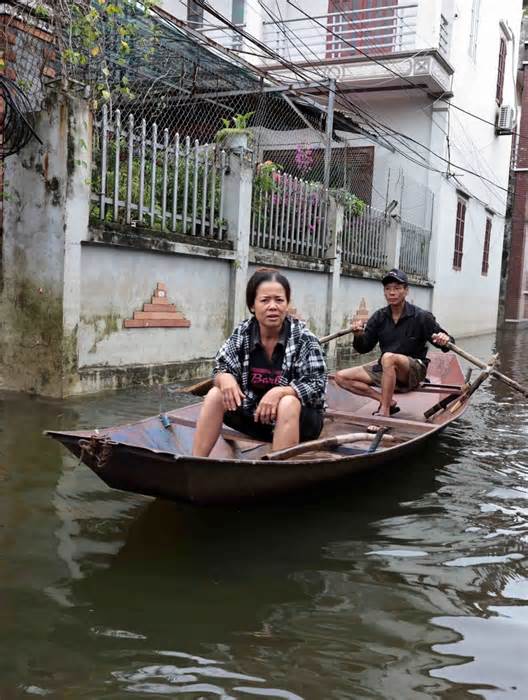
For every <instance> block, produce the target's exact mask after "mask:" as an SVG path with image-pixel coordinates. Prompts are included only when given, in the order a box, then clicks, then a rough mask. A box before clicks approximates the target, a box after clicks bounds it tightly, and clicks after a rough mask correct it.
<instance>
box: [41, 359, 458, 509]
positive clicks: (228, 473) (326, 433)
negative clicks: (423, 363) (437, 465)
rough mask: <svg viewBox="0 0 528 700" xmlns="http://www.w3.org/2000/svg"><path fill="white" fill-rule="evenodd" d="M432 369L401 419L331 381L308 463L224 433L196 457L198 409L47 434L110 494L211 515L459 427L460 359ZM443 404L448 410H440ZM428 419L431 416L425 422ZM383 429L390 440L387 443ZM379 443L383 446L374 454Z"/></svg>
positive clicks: (398, 457) (399, 453)
mask: <svg viewBox="0 0 528 700" xmlns="http://www.w3.org/2000/svg"><path fill="white" fill-rule="evenodd" d="M430 359H431V364H430V366H429V372H428V378H429V383H428V384H425V385H423V386H422V387H420V389H418V390H417V391H413V392H410V393H407V394H398V395H397V399H398V404H399V406H400V408H401V411H400V412H399V413H398V414H397V417H391V418H385V417H381V416H377V415H372V411H373V410H375V408H376V404H375V403H374V401H372V400H371V399H367V398H364V397H359V396H354V395H352V394H350V393H348V392H346V391H344V390H342V389H341V388H340V387H338V386H337V385H336V383H335V382H334V381H333V380H332V379H330V381H329V387H328V395H327V402H328V410H327V413H326V418H325V424H324V428H323V432H322V435H321V440H319V441H317V444H316V445H315V446H313V447H312V448H311V449H309V448H310V446H309V445H307V443H305V444H304V445H303V446H302V450H303V452H302V453H301V454H298V455H294V456H290V457H288V454H285V455H278V456H277V457H276V458H274V455H277V454H278V453H271V445H270V444H269V443H265V442H260V441H258V440H255V439H253V438H250V437H248V436H246V435H243V434H242V433H239V432H237V431H235V430H232V429H230V428H227V427H225V426H224V428H223V430H222V433H221V435H220V438H219V439H218V442H217V443H216V445H215V447H214V448H213V451H212V453H211V455H210V457H209V458H207V459H205V458H197V457H192V456H191V448H192V441H193V436H194V432H195V425H196V420H197V418H198V414H199V411H200V406H201V400H197V402H196V403H194V404H191V405H188V406H185V407H183V408H178V409H176V410H174V411H170V412H168V413H166V414H163V415H161V416H153V417H151V418H146V419H144V420H141V421H139V422H136V423H131V424H128V425H123V426H118V427H112V428H108V429H101V430H95V431H86V430H80V431H72V432H63V431H61V432H59V431H53V430H50V431H47V432H46V434H47V435H49V436H50V437H52V438H54V439H55V440H58V441H59V442H61V443H62V444H63V445H64V446H65V447H67V448H68V449H69V450H70V451H71V452H72V453H73V454H74V455H75V456H77V457H79V458H80V459H81V460H82V461H83V462H84V463H85V464H86V465H87V466H89V467H90V468H91V469H92V470H93V471H94V472H95V473H96V474H97V475H98V476H99V477H100V478H101V479H102V480H103V481H104V482H105V483H106V484H108V486H111V487H112V488H116V489H122V490H124V491H131V492H134V493H140V494H146V495H149V496H159V497H162V498H166V499H171V500H176V501H188V502H191V503H197V504H204V505H205V504H214V503H230V502H244V501H251V500H256V499H262V498H265V497H268V498H269V497H275V496H279V495H281V494H286V493H291V492H294V491H297V490H301V489H303V488H308V487H313V486H314V485H317V484H321V483H323V482H329V481H335V480H338V479H341V478H343V477H347V476H350V475H352V474H355V473H356V472H360V471H364V470H366V469H371V468H374V467H378V466H380V465H383V464H385V463H387V462H400V463H401V462H402V460H404V459H406V458H407V456H408V455H409V453H410V452H411V451H413V450H416V449H418V448H420V447H422V446H423V444H424V442H425V440H426V439H428V438H430V437H431V436H433V435H435V434H436V433H438V432H439V431H441V430H442V429H443V428H445V427H446V426H447V425H448V424H449V423H451V422H452V421H454V420H456V419H457V418H458V417H459V416H460V415H461V414H462V413H463V412H464V411H465V410H466V408H467V405H468V401H467V400H463V399H464V398H465V397H466V396H468V392H467V391H466V389H467V386H468V385H467V384H465V380H464V375H463V373H462V369H461V367H460V363H459V361H458V358H457V357H456V356H455V355H453V354H452V353H446V354H444V353H433V354H431V356H430ZM460 397H462V400H461V399H460ZM441 401H444V403H445V404H447V407H445V408H444V407H442V406H439V405H438V404H439V402H441ZM428 411H429V413H432V415H431V416H430V417H429V418H425V416H424V413H427V412H428ZM380 428H386V429H387V430H388V432H387V433H386V435H385V436H384V437H385V439H381V437H382V436H381V434H380V433H381V431H380V430H379V429H380ZM368 431H370V433H369V432H368ZM343 436H351V437H349V438H348V437H345V444H341V445H337V446H336V447H335V448H334V449H332V448H331V447H329V446H328V445H326V443H325V442H324V441H325V440H326V439H327V438H332V437H333V438H337V440H335V442H339V441H340V440H342V438H343ZM358 436H359V437H358ZM373 438H376V440H375V441H374V443H375V442H377V441H378V440H380V439H381V441H380V442H379V445H378V446H377V447H376V449H374V450H373ZM327 442H328V441H327Z"/></svg>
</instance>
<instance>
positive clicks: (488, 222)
mask: <svg viewBox="0 0 528 700" xmlns="http://www.w3.org/2000/svg"><path fill="white" fill-rule="evenodd" d="M490 241H491V216H487V217H486V232H485V234H484V250H483V251H482V271H481V274H482V275H487V274H488V270H489V249H490Z"/></svg>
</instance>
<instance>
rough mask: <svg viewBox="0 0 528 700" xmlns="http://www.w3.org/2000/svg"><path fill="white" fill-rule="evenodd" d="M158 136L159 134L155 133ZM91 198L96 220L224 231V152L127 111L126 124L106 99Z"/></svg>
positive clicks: (198, 232) (210, 233) (212, 233)
mask: <svg viewBox="0 0 528 700" xmlns="http://www.w3.org/2000/svg"><path fill="white" fill-rule="evenodd" d="M160 137H161V138H160ZM94 168H95V172H94V173H93V183H94V184H93V186H92V190H93V189H94V186H95V189H96V192H92V200H93V201H94V202H95V204H96V215H97V218H98V219H100V220H101V221H114V222H121V223H126V224H131V225H139V226H146V227H148V228H151V229H158V230H161V231H171V232H176V233H183V234H187V235H192V236H204V237H210V238H214V239H216V240H221V239H222V238H224V237H225V233H226V227H225V222H224V218H223V213H224V196H223V193H224V176H225V172H226V153H225V151H224V150H222V149H220V148H219V147H218V146H217V145H215V144H200V143H199V142H198V141H194V142H193V143H191V140H190V139H189V137H187V138H185V139H183V140H182V141H180V136H179V134H172V135H171V134H169V131H168V129H163V131H162V132H161V134H158V126H157V124H156V123H153V124H152V125H151V126H149V128H148V133H147V123H146V121H145V119H142V120H141V121H140V122H139V123H136V122H135V121H134V116H133V115H132V114H130V115H129V116H128V119H127V120H126V123H125V124H122V123H121V114H120V111H119V110H115V112H114V113H113V115H110V114H109V111H108V108H107V106H106V105H105V106H104V107H103V109H102V114H101V119H100V121H99V122H98V123H97V124H96V132H95V139H94Z"/></svg>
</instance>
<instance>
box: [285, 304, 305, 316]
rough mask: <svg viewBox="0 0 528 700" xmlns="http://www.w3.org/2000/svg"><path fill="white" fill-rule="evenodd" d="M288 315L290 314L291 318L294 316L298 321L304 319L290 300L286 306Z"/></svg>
mask: <svg viewBox="0 0 528 700" xmlns="http://www.w3.org/2000/svg"><path fill="white" fill-rule="evenodd" d="M288 316H292V317H293V318H296V319H297V320H298V321H304V318H303V317H302V316H301V314H300V313H299V311H298V310H297V307H296V306H294V305H293V302H292V301H290V304H289V306H288Z"/></svg>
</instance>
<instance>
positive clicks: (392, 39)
mask: <svg viewBox="0 0 528 700" xmlns="http://www.w3.org/2000/svg"><path fill="white" fill-rule="evenodd" d="M417 17H418V3H416V2H413V3H404V4H399V3H398V2H394V3H393V4H389V5H386V6H383V7H378V6H376V7H367V8H362V9H355V10H354V9H350V10H349V9H339V11H337V12H330V13H328V14H325V15H316V16H313V17H308V16H305V17H304V16H303V17H293V18H288V19H285V20H281V21H278V20H275V21H266V22H264V41H265V43H266V45H267V46H270V47H271V48H272V49H273V50H274V51H275V52H277V53H278V54H280V55H281V56H282V57H284V58H288V59H289V60H291V61H299V60H303V58H304V57H303V54H302V49H301V48H300V46H301V45H304V46H305V47H307V46H308V47H309V53H310V54H311V56H312V57H313V58H321V59H323V58H324V59H332V60H334V59H344V58H352V57H355V56H361V52H362V51H363V52H365V51H368V52H369V53H374V54H391V53H396V52H399V51H409V50H413V49H414V48H415V45H416V37H417V33H416V32H417ZM304 50H305V51H306V48H305V49H304ZM304 60H305V58H304Z"/></svg>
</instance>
